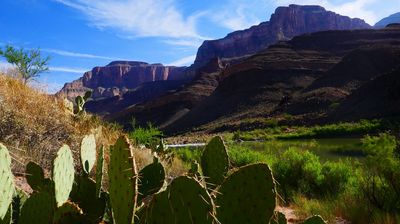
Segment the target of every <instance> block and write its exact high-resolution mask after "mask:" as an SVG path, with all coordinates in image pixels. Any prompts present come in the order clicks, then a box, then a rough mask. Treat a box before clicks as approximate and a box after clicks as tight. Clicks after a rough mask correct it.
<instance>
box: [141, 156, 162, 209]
mask: <svg viewBox="0 0 400 224" xmlns="http://www.w3.org/2000/svg"><path fill="white" fill-rule="evenodd" d="M164 179H165V170H164V167H163V165H162V164H161V163H160V162H159V161H158V158H157V157H154V161H153V163H152V164H150V165H147V166H146V167H145V168H143V169H142V170H141V171H140V172H139V195H138V202H140V201H141V200H142V199H143V198H145V197H147V196H149V195H152V194H155V193H157V192H158V191H159V190H160V189H161V187H162V186H163V185H164Z"/></svg>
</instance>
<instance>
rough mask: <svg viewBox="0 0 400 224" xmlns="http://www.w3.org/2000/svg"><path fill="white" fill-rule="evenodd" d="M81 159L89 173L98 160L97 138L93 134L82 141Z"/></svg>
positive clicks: (84, 168)
mask: <svg viewBox="0 0 400 224" xmlns="http://www.w3.org/2000/svg"><path fill="white" fill-rule="evenodd" d="M81 161H82V167H83V170H84V171H85V172H86V173H87V174H88V173H90V171H91V170H92V168H93V166H94V163H95V162H96V139H95V137H94V135H93V134H91V135H86V136H85V137H84V138H83V139H82V143H81Z"/></svg>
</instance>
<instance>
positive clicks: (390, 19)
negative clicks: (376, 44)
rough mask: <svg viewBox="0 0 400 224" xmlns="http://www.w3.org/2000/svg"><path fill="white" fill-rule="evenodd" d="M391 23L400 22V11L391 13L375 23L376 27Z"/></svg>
mask: <svg viewBox="0 0 400 224" xmlns="http://www.w3.org/2000/svg"><path fill="white" fill-rule="evenodd" d="M391 23H400V12H398V13H395V14H393V15H390V16H388V17H386V18H383V19H382V20H380V21H379V22H377V23H376V24H375V26H374V27H375V28H383V27H385V26H387V25H389V24H391Z"/></svg>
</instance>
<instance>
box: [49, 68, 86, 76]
mask: <svg viewBox="0 0 400 224" xmlns="http://www.w3.org/2000/svg"><path fill="white" fill-rule="evenodd" d="M49 70H50V71H51V72H68V73H78V74H83V73H85V72H87V71H89V70H90V69H85V68H70V67H49Z"/></svg>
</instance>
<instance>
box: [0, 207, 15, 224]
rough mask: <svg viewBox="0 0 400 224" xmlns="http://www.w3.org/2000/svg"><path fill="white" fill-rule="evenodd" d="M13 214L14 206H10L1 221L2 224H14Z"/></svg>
mask: <svg viewBox="0 0 400 224" xmlns="http://www.w3.org/2000/svg"><path fill="white" fill-rule="evenodd" d="M12 213H13V210H12V206H10V207H9V208H8V210H7V213H6V215H5V216H4V218H2V219H0V224H12V215H11V214H12Z"/></svg>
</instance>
